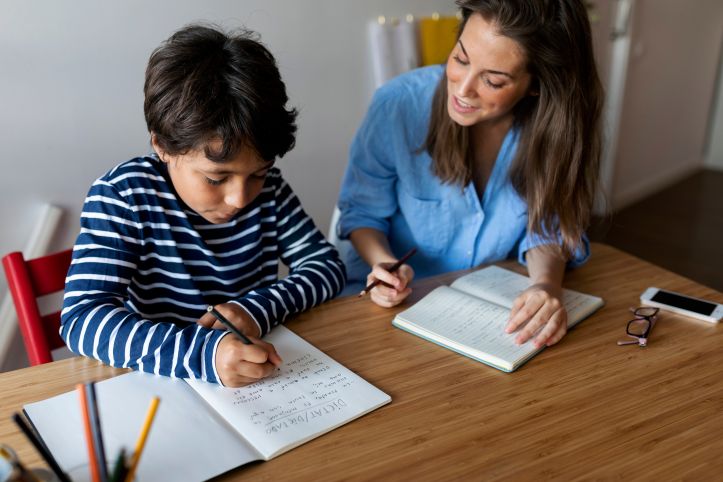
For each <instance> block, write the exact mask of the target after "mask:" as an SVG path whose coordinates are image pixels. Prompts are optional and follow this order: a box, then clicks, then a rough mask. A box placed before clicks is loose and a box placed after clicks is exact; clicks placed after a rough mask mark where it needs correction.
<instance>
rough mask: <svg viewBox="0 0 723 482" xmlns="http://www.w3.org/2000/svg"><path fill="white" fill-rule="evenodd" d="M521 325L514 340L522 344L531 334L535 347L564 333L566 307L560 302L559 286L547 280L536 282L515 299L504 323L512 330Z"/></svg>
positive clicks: (555, 339) (565, 327) (554, 339)
mask: <svg viewBox="0 0 723 482" xmlns="http://www.w3.org/2000/svg"><path fill="white" fill-rule="evenodd" d="M520 327H522V329H521V330H520V332H519V333H518V334H517V337H516V338H515V343H517V344H518V345H519V344H522V343H524V342H526V341H527V340H528V339H530V338H532V337H533V336H534V335H535V333H537V335H536V336H535V337H534V338H535V339H534V341H533V344H534V345H535V347H536V348H540V347H541V346H543V345H547V346H550V345H554V344H555V343H557V342H558V341H560V339H562V337H563V336H565V333H567V311H566V310H565V307H564V306H563V304H562V288H561V287H558V286H554V285H552V284H549V283H537V284H534V285H532V286H530V287H529V288H527V289H526V290H525V291H523V292H522V293H520V295H519V296H518V297H517V298H516V299H515V302H514V303H513V304H512V310H511V311H510V319H509V321H508V322H507V326H506V327H505V332H506V333H512V332H513V331H515V330H517V329H518V328H520Z"/></svg>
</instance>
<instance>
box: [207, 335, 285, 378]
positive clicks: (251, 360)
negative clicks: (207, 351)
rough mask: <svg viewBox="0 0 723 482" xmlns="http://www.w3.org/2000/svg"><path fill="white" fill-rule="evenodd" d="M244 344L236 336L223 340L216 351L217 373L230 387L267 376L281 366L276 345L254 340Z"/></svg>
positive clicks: (225, 337) (228, 336) (252, 338)
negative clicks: (249, 343)
mask: <svg viewBox="0 0 723 482" xmlns="http://www.w3.org/2000/svg"><path fill="white" fill-rule="evenodd" d="M249 339H250V340H251V342H252V344H251V345H245V344H244V343H243V342H242V341H241V340H239V339H238V338H237V337H236V336H235V335H234V334H230V335H226V336H224V337H223V338H221V341H220V342H219V344H218V348H217V349H216V372H217V373H218V377H219V379H220V381H221V383H222V384H223V385H224V386H227V387H240V386H243V385H248V384H249V383H254V382H257V381H259V380H261V379H262V378H265V377H268V376H269V375H271V374H272V373H274V371H275V370H276V369H277V367H279V366H280V365H281V357H279V354H278V353H276V349H275V348H274V345H272V344H271V343H266V342H265V341H261V340H259V339H258V338H255V337H249Z"/></svg>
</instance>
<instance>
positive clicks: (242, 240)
mask: <svg viewBox="0 0 723 482" xmlns="http://www.w3.org/2000/svg"><path fill="white" fill-rule="evenodd" d="M80 226H81V229H80V235H79V236H78V239H77V241H76V244H75V247H74V248H73V262H72V265H71V266H70V270H69V271H68V277H67V279H66V285H65V299H64V303H63V311H62V317H61V327H60V335H61V336H62V337H63V339H64V340H65V342H66V343H67V345H68V347H69V348H70V349H71V350H72V351H73V352H75V353H79V354H81V355H85V356H89V357H93V358H97V359H99V360H101V361H103V362H105V363H107V364H109V365H112V366H116V367H130V368H133V369H137V370H141V371H144V372H149V373H156V374H161V375H166V376H172V377H178V378H200V379H203V380H207V381H210V382H216V383H218V382H219V377H218V373H217V372H216V367H215V354H216V348H217V346H218V343H219V341H220V340H221V337H222V336H224V335H225V334H227V333H228V332H226V331H221V330H214V329H209V328H204V327H202V326H200V325H197V324H196V321H197V320H198V319H199V318H200V317H201V316H202V315H203V314H204V313H205V312H206V311H205V309H206V306H207V305H216V304H219V303H225V302H229V301H231V302H234V303H238V304H239V305H240V306H242V307H243V308H244V309H246V311H248V313H249V314H251V316H252V317H253V318H254V319H255V321H256V322H257V323H258V325H259V327H260V328H261V333H262V334H266V333H268V332H269V331H270V330H271V328H272V327H273V326H275V325H277V324H278V323H282V322H284V321H285V320H287V319H288V318H289V316H290V315H293V314H295V313H298V312H300V311H303V310H306V309H308V308H311V307H312V306H315V305H318V304H320V303H322V302H324V301H326V300H329V299H331V298H333V297H334V296H336V295H337V294H339V292H340V291H341V290H342V288H343V286H344V282H345V277H346V274H345V270H344V265H343V264H342V263H341V261H340V260H339V256H338V254H337V252H336V250H335V249H334V247H333V246H331V245H330V244H329V243H328V242H327V241H326V240H325V239H324V237H323V235H322V234H321V233H320V232H319V230H318V229H317V228H316V226H315V225H314V223H313V221H312V220H311V218H310V217H309V216H308V215H307V214H306V213H305V212H304V210H303V209H302V207H301V205H300V204H299V200H298V199H297V197H296V196H295V195H294V193H293V192H292V190H291V188H290V187H289V185H288V184H287V183H286V182H285V181H284V180H283V178H282V177H281V173H280V172H279V170H278V169H276V168H272V169H270V170H269V172H268V175H267V176H266V181H265V183H264V187H263V189H262V191H261V193H260V194H259V195H258V196H257V197H256V199H254V200H253V202H251V204H249V205H248V206H246V207H245V208H244V209H243V210H242V211H241V212H240V213H238V215H236V216H235V217H234V218H233V219H232V220H231V221H229V222H228V223H225V224H211V223H209V222H208V221H206V220H205V219H204V218H203V217H201V216H200V215H198V214H197V213H195V212H194V211H192V210H191V209H190V208H189V207H188V206H186V205H185V204H184V203H183V201H182V200H181V199H180V198H179V197H178V196H177V195H176V193H175V191H174V189H173V185H172V184H171V182H170V180H169V178H168V174H167V171H166V166H165V164H163V163H162V162H160V161H159V160H158V159H157V158H155V157H144V158H136V159H133V160H131V161H128V162H125V163H123V164H120V165H119V166H117V167H116V168H114V169H113V170H111V171H110V172H109V173H108V174H106V175H105V176H103V177H101V178H100V179H98V180H97V181H96V182H95V183H93V186H92V187H91V188H90V191H89V193H88V197H87V198H86V200H85V205H84V207H83V212H82V214H81V219H80ZM279 259H281V261H282V262H283V263H284V264H286V265H287V266H288V267H289V276H288V277H286V278H284V279H282V280H278V261H279Z"/></svg>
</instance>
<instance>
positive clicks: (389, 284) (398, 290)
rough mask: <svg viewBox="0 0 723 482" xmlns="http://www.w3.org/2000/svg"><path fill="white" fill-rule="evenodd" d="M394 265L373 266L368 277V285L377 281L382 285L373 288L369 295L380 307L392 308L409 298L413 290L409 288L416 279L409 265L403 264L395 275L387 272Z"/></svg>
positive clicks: (379, 264) (381, 264) (378, 264)
mask: <svg viewBox="0 0 723 482" xmlns="http://www.w3.org/2000/svg"><path fill="white" fill-rule="evenodd" d="M393 264H394V263H377V264H375V265H374V266H372V272H371V273H369V275H367V285H369V284H370V283H373V282H374V281H376V280H380V281H381V282H382V283H381V284H379V285H377V286H376V287H375V288H373V289H372V290H371V291H370V292H369V294H370V295H371V298H372V301H373V302H374V303H376V304H377V305H379V306H383V307H385V308H391V307H392V306H396V305H398V304H399V303H401V302H402V301H404V299H405V298H406V297H407V296H409V294H410V293H411V292H412V289H411V288H409V287H408V285H409V283H411V282H412V280H413V279H414V270H413V269H412V267H411V266H409V265H408V264H403V265H401V266H400V267H399V269H398V270H396V271H395V272H394V273H390V272H389V271H387V270H388V269H389V268H390V267H391V266H392V265H393Z"/></svg>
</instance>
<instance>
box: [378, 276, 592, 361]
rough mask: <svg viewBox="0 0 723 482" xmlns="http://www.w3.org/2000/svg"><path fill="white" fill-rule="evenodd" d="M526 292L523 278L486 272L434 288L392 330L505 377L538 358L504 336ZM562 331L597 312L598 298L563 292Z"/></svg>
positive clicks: (531, 347)
mask: <svg viewBox="0 0 723 482" xmlns="http://www.w3.org/2000/svg"><path fill="white" fill-rule="evenodd" d="M528 286H530V279H529V278H528V277H526V276H522V275H520V274H517V273H514V272H512V271H509V270H506V269H503V268H500V267H498V266H489V267H487V268H484V269H481V270H479V271H475V272H473V273H470V274H467V275H465V276H462V277H461V278H459V279H457V280H455V282H454V283H452V284H451V285H450V286H440V287H439V288H435V289H434V291H432V292H431V293H429V294H428V295H427V296H425V297H424V298H422V299H421V300H420V301H419V302H417V303H415V304H414V306H412V307H411V308H409V309H407V310H405V311H402V312H401V313H399V314H398V315H397V316H396V318H394V321H392V324H394V326H397V327H399V328H401V329H403V330H406V331H408V332H410V333H414V334H415V335H418V336H420V337H422V338H425V339H427V340H429V341H432V342H434V343H437V344H439V345H442V346H444V347H446V348H449V349H450V350H454V351H456V352H458V353H461V354H462V355H466V356H468V357H470V358H473V359H475V360H477V361H481V362H482V363H486V364H488V365H490V366H492V367H495V368H498V369H500V370H502V371H506V372H511V371H514V370H516V369H517V368H519V367H520V366H521V365H522V364H523V363H525V362H526V361H527V360H529V359H530V358H532V357H533V356H535V355H536V354H537V353H538V352H540V351H541V350H542V349H543V348H544V347H542V348H535V346H534V345H533V344H532V341H531V340H528V341H527V342H526V343H524V344H522V345H516V344H515V342H514V339H515V335H516V334H515V333H512V334H507V333H505V331H504V327H505V324H506V323H507V320H508V318H509V314H510V309H511V308H512V303H513V302H514V300H515V298H516V297H517V295H518V294H520V293H521V292H522V291H524V290H525V289H526V288H527V287H528ZM562 301H563V304H564V305H565V308H566V309H567V326H568V328H570V327H572V326H574V325H576V324H577V323H579V322H580V321H582V320H583V319H584V318H586V317H587V316H589V315H590V314H592V313H593V312H595V311H596V310H597V309H598V308H600V307H601V306H603V304H604V303H603V300H602V298H598V297H597V296H591V295H586V294H583V293H578V292H576V291H572V290H568V289H566V290H564V292H563V300H562Z"/></svg>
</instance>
